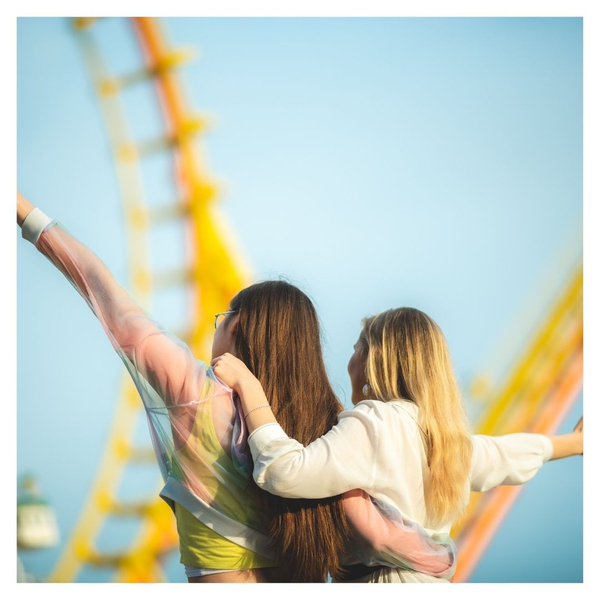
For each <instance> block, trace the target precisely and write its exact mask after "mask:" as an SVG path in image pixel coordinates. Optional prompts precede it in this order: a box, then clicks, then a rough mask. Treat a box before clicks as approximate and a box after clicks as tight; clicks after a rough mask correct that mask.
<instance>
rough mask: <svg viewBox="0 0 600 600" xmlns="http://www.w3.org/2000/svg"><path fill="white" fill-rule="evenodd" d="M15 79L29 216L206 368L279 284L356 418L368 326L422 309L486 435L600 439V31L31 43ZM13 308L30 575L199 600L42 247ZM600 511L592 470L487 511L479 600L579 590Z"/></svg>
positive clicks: (137, 412)
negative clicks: (51, 516) (319, 345)
mask: <svg viewBox="0 0 600 600" xmlns="http://www.w3.org/2000/svg"><path fill="white" fill-rule="evenodd" d="M188 48H189V49H188ZM200 49H202V51H203V59H202V60H201V61H198V60H196V59H197V54H198V51H199V50H200ZM18 51H19V53H18V78H19V79H18V93H19V96H18V108H19V113H18V142H19V147H18V164H19V175H18V180H19V189H20V190H21V191H22V192H23V193H24V194H25V196H26V197H29V198H30V199H31V201H32V202H33V203H34V204H37V205H39V206H40V207H41V208H42V209H43V210H44V211H45V212H47V213H48V214H49V215H51V216H53V217H55V218H57V219H59V220H60V221H61V222H62V223H63V224H64V225H66V226H67V227H68V228H69V229H70V230H71V231H72V232H73V233H74V234H75V235H76V236H77V237H79V238H80V239H82V240H83V241H84V242H85V243H86V244H88V245H89V246H90V247H91V248H92V249H93V250H94V251H95V252H96V253H97V254H98V255H99V256H100V257H101V258H102V259H103V260H104V261H105V262H106V264H107V265H108V266H109V268H110V269H111V270H112V271H113V272H114V273H115V274H116V276H117V278H118V279H119V280H120V281H121V282H123V283H124V284H125V285H126V287H128V289H130V290H131V291H132V293H133V295H134V296H135V297H136V299H137V300H138V301H139V302H140V303H141V304H142V305H144V306H145V307H146V308H147V309H148V310H149V311H150V312H151V313H152V314H153V315H154V316H155V317H156V318H158V319H159V320H160V321H161V322H162V323H163V324H164V325H165V326H166V327H167V328H169V329H171V330H172V331H174V332H175V333H176V334H178V335H179V336H180V337H181V338H182V339H184V340H185V341H186V342H187V343H188V344H190V346H191V347H192V349H193V351H194V353H195V354H196V355H197V356H198V357H199V358H202V359H204V360H207V359H208V358H209V356H210V340H211V337H212V331H213V318H214V314H215V313H216V312H219V311H221V310H224V309H225V308H226V304H227V302H228V300H229V299H230V298H231V297H232V296H233V295H234V294H235V292H237V291H238V290H239V289H241V288H242V287H244V286H245V285H247V284H248V283H250V282H251V281H254V280H257V279H265V278H269V277H277V276H280V275H281V276H285V277H287V278H288V279H290V280H291V281H292V282H294V283H296V284H298V285H300V287H302V288H303V289H304V290H306V291H307V292H308V293H309V294H310V295H311V296H312V297H313V299H314V300H315V302H316V305H317V308H318V310H319V314H320V316H321V319H322V322H323V327H324V334H325V348H326V357H327V362H328V368H329V372H330V375H331V377H332V380H333V381H334V383H335V385H336V388H337V390H338V392H339V394H340V397H341V398H342V399H343V400H345V404H346V405H347V406H349V397H350V393H349V383H348V381H347V375H346V372H345V365H346V363H347V360H348V358H349V356H350V354H351V348H352V344H353V343H354V341H355V338H356V336H357V335H358V332H359V330H360V319H361V318H362V317H364V316H367V315H369V314H374V313H376V312H379V311H381V310H385V309H387V308H390V307H393V306H402V305H411V306H416V307H418V308H421V309H422V310H425V311H426V312H427V313H428V314H430V315H431V316H432V317H433V318H434V319H435V320H436V321H437V322H438V323H439V324H440V326H441V327H442V329H443V331H444V332H445V333H446V336H447V338H448V342H449V344H450V348H451V351H452V353H453V356H454V360H455V366H456V369H457V374H458V376H459V380H460V382H461V384H462V387H463V391H464V394H465V400H466V402H467V406H468V410H469V414H470V417H471V420H472V423H473V425H474V429H475V430H476V431H478V432H480V433H488V434H503V433H511V432H514V431H539V432H547V433H549V432H554V431H567V430H569V429H570V428H572V427H573V426H574V424H575V423H576V421H577V419H578V418H579V416H580V415H581V414H582V411H583V402H582V390H581V379H582V359H581V356H582V336H583V329H582V281H583V275H582V241H581V229H582V23H581V19H576V18H565V19H557V18H551V19H548V18H532V19H529V18H517V19H507V18H492V19H489V18H488V19H431V18H428V19H400V18H394V19H341V18H340V19H310V18H308V19H307V18H302V19H238V18H235V19H213V18H210V19H209V18H201V19H192V18H186V19H182V18H180V19H164V20H162V21H160V22H159V21H157V20H156V19H150V18H137V19H120V18H114V19H112V18H111V19H98V20H95V19H70V20H67V19H57V18H40V19H37V18H36V19H34V18H21V19H19V22H18ZM198 106H200V107H202V108H203V109H204V108H210V110H211V111H214V113H215V114H218V115H219V117H220V120H219V123H218V125H217V123H216V118H215V117H214V116H212V117H211V116H209V115H207V114H202V113H197V112H196V108H197V107H198ZM207 156H210V158H211V160H210V163H211V165H213V164H214V165H215V167H214V168H213V167H212V166H209V161H208V158H207ZM214 173H217V174H219V175H222V176H227V179H228V181H229V182H231V183H228V184H225V183H224V182H223V181H220V182H219V181H218V180H217V179H216V176H215V175H214ZM227 223H230V224H231V226H232V227H231V230H233V231H234V232H235V235H233V234H232V233H231V232H230V227H229V226H228V225H227ZM242 248H243V249H242ZM248 265H252V268H253V270H254V273H252V272H251V271H250V269H249V267H248ZM18 293H19V295H18V306H19V313H18V336H19V338H18V340H19V346H18V360H19V371H18V394H19V396H18V415H19V421H18V471H19V473H25V472H27V473H32V474H33V475H34V476H35V478H36V479H37V480H38V481H39V482H40V483H41V487H42V489H43V490H44V494H45V495H46V496H47V497H48V499H49V500H50V503H51V505H52V507H53V508H54V510H55V513H56V520H57V522H58V528H59V530H60V541H59V538H58V537H56V536H55V537H54V538H53V539H54V542H55V545H54V546H52V545H48V547H45V548H42V549H38V550H36V551H35V552H25V551H19V559H20V564H21V565H23V568H24V570H25V571H26V572H27V573H29V574H31V576H32V577H33V578H34V579H35V580H50V581H113V580H119V581H164V580H169V581H184V580H185V577H184V574H183V568H182V566H181V565H179V563H178V560H179V556H178V552H177V550H176V547H177V535H176V531H175V527H174V519H173V517H172V515H171V513H170V509H168V507H167V505H166V504H165V503H164V502H163V501H162V500H160V499H159V498H158V495H157V492H158V490H159V489H160V487H159V486H160V481H159V473H158V469H157V468H156V465H155V464H154V459H153V455H152V451H151V448H150V443H149V439H148V435H147V427H146V423H145V420H144V417H143V411H142V410H141V403H140V402H139V400H138V398H137V395H136V392H135V389H134V388H133V386H132V385H131V383H130V382H129V380H128V379H127V377H126V374H125V373H124V369H123V368H122V367H121V363H120V361H119V359H118V357H117V356H116V355H115V354H114V352H113V351H112V348H111V347H110V344H109V343H108V342H107V340H105V339H104V333H103V332H102V330H101V328H100V327H99V326H98V324H97V323H96V322H95V319H94V317H93V315H92V314H91V313H90V312H89V309H88V308H87V306H86V305H85V303H83V302H82V301H81V299H80V298H79V297H77V294H75V293H74V292H73V290H72V289H71V288H70V286H69V285H68V284H67V283H66V282H64V281H63V280H62V279H61V277H60V275H59V274H58V273H55V272H54V269H52V268H51V267H50V266H49V265H48V264H47V263H46V262H45V261H43V260H42V259H41V257H40V256H39V255H38V253H37V252H36V251H35V250H34V249H33V248H30V247H26V245H24V244H19V245H18ZM33 373H36V374H38V375H37V376H35V377H33ZM582 484H583V482H582V461H581V459H578V458H574V459H568V460H565V461H560V462H558V463H550V464H549V465H547V466H546V467H544V469H542V471H541V472H540V474H539V475H538V476H537V477H536V478H535V479H534V481H533V482H531V483H530V484H528V485H527V486H525V487H520V488H512V487H506V488H501V489H499V490H497V491H496V492H493V493H489V494H484V495H474V497H473V499H472V502H471V504H470V506H469V510H468V512H467V515H466V516H465V519H464V520H463V522H461V523H459V524H458V525H457V527H456V528H455V531H454V535H455V536H456V539H457V542H458V543H459V548H460V563H459V569H458V572H457V576H456V579H457V580H461V581H467V580H468V581H492V582H496V581H507V582H517V581H548V582H552V581H573V582H576V581H582V563H583V548H582V528H583V518H582V502H583V500H582ZM19 507H20V509H21V505H19ZM47 514H48V513H46V515H47Z"/></svg>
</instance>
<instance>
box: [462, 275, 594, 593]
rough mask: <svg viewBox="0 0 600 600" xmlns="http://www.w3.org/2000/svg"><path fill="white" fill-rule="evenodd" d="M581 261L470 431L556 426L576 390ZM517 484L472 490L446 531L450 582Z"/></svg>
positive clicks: (465, 571) (477, 550)
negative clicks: (451, 553) (453, 565)
mask: <svg viewBox="0 0 600 600" xmlns="http://www.w3.org/2000/svg"><path fill="white" fill-rule="evenodd" d="M582 380H583V266H581V265H580V266H579V267H578V268H577V269H576V270H575V273H573V274H572V275H571V278H570V281H569V282H568V283H567V285H566V288H565V289H564V290H563V292H562V294H561V296H560V297H559V298H558V300H557V301H556V304H555V305H554V306H553V307H552V308H551V310H550V314H549V315H548V316H547V317H546V319H545V320H544V322H543V323H542V325H541V326H540V327H539V330H538V331H537V332H536V334H535V335H534V336H533V338H532V340H531V341H530V344H529V346H528V348H527V349H526V350H525V352H524V353H523V356H522V357H521V358H520V359H519V360H518V361H517V362H516V364H515V366H514V368H513V370H512V372H511V373H510V374H509V376H508V377H507V379H506V381H505V382H504V383H503V385H502V386H500V387H499V389H498V391H497V393H496V394H495V395H493V396H492V397H491V398H490V401H489V408H488V410H487V411H486V412H485V413H484V415H483V416H482V418H481V420H480V422H479V424H478V426H477V427H476V431H477V432H478V433H482V434H485V435H501V434H505V433H512V432H517V431H531V432H535V433H545V434H551V433H554V432H555V431H556V429H557V428H558V426H559V425H560V423H561V422H562V420H563V419H564V417H565V415H566V414H567V412H568V410H569V408H571V406H572V405H573V402H574V401H575V400H576V399H577V397H578V395H579V394H580V392H581V389H582ZM521 490H522V486H503V487H500V488H497V489H496V490H494V491H492V492H487V493H485V494H472V498H471V502H470V503H469V506H468V509H467V513H466V515H465V517H464V518H463V519H462V520H461V522H460V523H459V524H458V525H457V526H456V527H455V528H454V530H453V531H452V535H453V537H454V538H455V539H456V541H457V544H458V548H459V562H458V568H457V571H456V574H455V577H454V581H466V580H468V578H469V576H470V575H471V573H472V572H473V570H474V569H475V567H476V566H477V563H478V562H479V560H480V559H481V557H482V556H483V553H484V552H485V550H486V548H487V547H488V545H489V543H490V542H491V540H492V537H493V535H494V534H495V532H496V531H497V529H498V527H499V526H500V524H501V523H502V521H503V519H504V518H505V517H506V515H507V514H508V511H509V510H510V507H511V506H512V504H513V503H514V502H515V500H516V498H517V496H518V494H519V492H520V491H521Z"/></svg>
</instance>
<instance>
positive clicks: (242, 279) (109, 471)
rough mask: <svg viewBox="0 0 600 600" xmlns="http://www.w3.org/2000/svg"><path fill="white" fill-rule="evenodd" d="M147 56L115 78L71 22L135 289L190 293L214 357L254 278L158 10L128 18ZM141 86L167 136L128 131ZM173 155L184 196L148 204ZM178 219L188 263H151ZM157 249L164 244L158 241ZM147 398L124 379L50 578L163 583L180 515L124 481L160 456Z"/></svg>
mask: <svg viewBox="0 0 600 600" xmlns="http://www.w3.org/2000/svg"><path fill="white" fill-rule="evenodd" d="M130 24H131V26H132V28H133V30H134V31H135V35H136V38H137V39H138V41H139V44H140V46H141V50H142V53H143V56H144V57H145V64H144V65H143V66H142V67H141V68H140V69H139V70H137V71H135V72H132V73H128V74H126V75H122V76H119V77H114V76H112V75H111V74H110V73H109V71H108V69H107V67H106V65H105V62H104V60H103V57H102V54H101V52H100V47H99V44H98V43H97V40H96V37H95V34H96V35H98V36H99V35H101V31H99V30H100V29H101V28H102V27H101V24H100V25H98V24H97V20H96V19H89V18H82V19H74V20H73V28H74V30H75V33H76V35H77V38H78V41H79V44H80V48H81V51H82V54H83V57H84V60H85V64H86V67H87V69H88V71H89V74H90V77H91V80H92V82H93V85H94V87H95V90H96V92H97V94H98V96H99V100H100V108H101V111H102V116H103V121H104V124H105V126H106V129H107V132H108V137H109V142H110V147H111V150H112V154H113V157H114V160H115V165H116V171H117V180H118V184H119V189H120V195H121V198H122V203H123V211H124V219H125V222H126V225H127V227H126V231H127V243H128V256H129V274H130V285H129V288H130V290H131V293H132V295H133V296H134V297H135V298H136V299H137V300H138V301H139V302H140V304H142V305H143V306H144V307H145V308H146V309H147V310H151V306H150V303H151V299H152V294H153V292H156V291H157V290H160V289H162V288H165V287H176V288H179V289H180V290H181V291H182V292H184V293H186V294H187V297H188V298H189V299H190V303H189V304H190V306H189V314H188V319H187V322H188V323H189V324H190V325H191V327H190V329H189V330H188V331H184V332H177V333H178V334H179V335H180V337H182V339H184V340H185V341H186V342H187V343H188V344H189V345H190V347H191V349H192V351H193V352H194V354H195V355H196V356H199V357H204V358H207V357H209V356H210V343H211V339H212V329H213V317H214V314H215V313H217V312H219V311H222V310H223V307H225V306H227V303H228V302H229V300H230V299H231V298H232V297H233V295H234V294H235V293H236V292H237V291H239V290H240V289H241V288H243V287H244V286H246V285H247V284H248V283H249V281H250V275H249V272H248V269H247V267H246V265H245V264H244V262H243V260H242V257H241V256H240V255H239V253H237V252H235V249H234V247H233V243H232V239H231V236H230V234H229V232H228V230H227V228H226V224H225V222H224V220H223V218H222V216H221V214H220V212H219V209H218V206H216V200H217V189H216V186H215V185H214V184H213V183H212V181H211V180H210V178H209V177H208V175H207V173H206V169H205V166H204V161H203V160H202V159H201V156H200V151H199V148H198V144H197V140H196V138H197V136H198V134H200V133H201V132H202V131H203V130H204V129H205V125H206V123H205V119H202V118H200V117H198V116H197V115H195V114H193V113H192V112H191V111H190V108H189V106H188V104H187V102H186V99H185V97H184V93H183V91H182V86H181V83H180V81H179V79H178V76H177V73H176V70H177V68H178V67H179V66H180V65H182V64H184V63H185V62H186V61H187V60H189V59H190V57H191V53H190V52H189V51H186V50H172V49H170V48H169V46H168V44H167V41H166V38H165V36H164V35H163V33H162V31H161V29H160V26H159V23H158V21H157V20H156V19H152V18H136V19H130ZM134 85H152V87H153V89H154V90H155V91H156V94H158V98H159V103H160V106H161V109H162V115H163V119H164V132H165V133H164V135H162V136H160V137H158V138H154V139H148V140H135V139H133V137H132V135H131V134H130V127H129V126H128V120H127V117H126V113H125V110H124V108H123V103H122V101H121V98H120V95H121V94H120V93H121V91H122V90H124V89H125V88H128V87H130V86H134ZM165 152H166V153H170V156H171V157H172V160H173V165H174V174H175V181H174V188H175V189H177V190H178V193H177V194H176V196H177V197H174V198H172V199H171V201H170V202H169V203H167V204H165V205H164V206H160V207H158V208H151V207H149V206H147V203H146V201H145V198H146V194H145V193H144V186H143V178H142V168H141V164H142V161H143V160H144V159H145V158H146V157H148V156H151V155H154V154H156V153H165ZM169 221H177V222H179V223H181V226H182V228H183V230H184V231H185V236H182V240H184V239H185V240H187V242H186V247H185V253H186V265H178V266H177V267H176V268H174V269H172V270H169V271H166V272H155V271H153V270H152V268H151V250H152V248H151V247H150V232H151V230H152V228H153V227H156V226H160V225H161V224H164V223H165V222H169ZM154 250H155V251H156V252H160V248H155V249H154ZM142 415H143V410H142V404H141V402H140V399H139V397H138V395H137V392H136V390H135V388H134V386H133V384H132V382H131V380H130V379H129V377H128V376H127V375H125V376H124V377H123V381H122V384H121V391H120V393H119V398H118V400H117V408H116V412H115V415H114V420H113V423H112V426H111V430H110V435H109V439H108V443H107V445H106V448H105V451H104V455H103V457H102V460H101V463H100V466H99V469H98V472H97V475H96V478H95V481H94V484H93V486H92V489H91V492H90V493H89V496H88V498H87V500H86V502H85V505H84V507H83V510H82V512H81V514H80V516H79V519H78V522H77V524H76V525H75V527H74V530H73V532H72V534H71V537H70V539H69V541H68V542H67V544H66V546H65V549H64V551H63V554H62V555H61V557H60V558H59V560H58V562H57V565H56V567H55V569H54V571H53V573H52V574H51V576H50V580H51V581H74V580H76V578H77V576H78V573H79V572H80V570H81V569H82V568H83V567H84V566H86V565H89V566H93V567H96V568H104V569H109V570H110V571H111V573H113V574H114V580H115V581H121V582H144V581H164V580H165V576H164V573H163V571H162V568H161V559H162V558H163V557H164V556H165V555H166V553H168V552H170V551H171V550H173V549H174V548H175V547H176V546H177V532H176V528H175V522H174V519H173V515H172V513H171V510H170V509H169V508H168V506H167V505H166V504H165V503H164V502H163V501H162V500H161V499H159V497H158V493H157V492H158V490H159V488H160V482H159V481H158V470H157V487H156V489H155V490H154V491H153V493H152V495H151V497H150V498H141V499H137V500H136V501H133V502H131V501H122V500H120V499H119V495H118V487H119V485H120V483H121V482H122V479H123V476H124V473H125V470H126V468H127V469H129V468H131V467H132V465H135V464H138V463H148V462H154V461H155V458H154V453H153V451H152V449H151V448H150V447H149V446H148V447H142V448H138V447H135V446H134V445H133V442H132V440H133V439H134V433H135V427H136V423H137V422H138V421H139V419H140V417H141V416H142ZM109 518H113V519H115V518H116V519H119V518H122V519H136V520H137V521H138V522H139V526H138V527H137V531H138V533H137V536H136V539H135V540H133V542H132V543H130V544H129V545H127V547H125V548H123V549H122V550H120V551H118V552H110V553H107V552H102V551H100V550H98V549H97V545H98V544H97V540H98V538H99V536H100V535H101V532H102V529H103V526H104V524H105V522H106V520H107V519H109Z"/></svg>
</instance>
